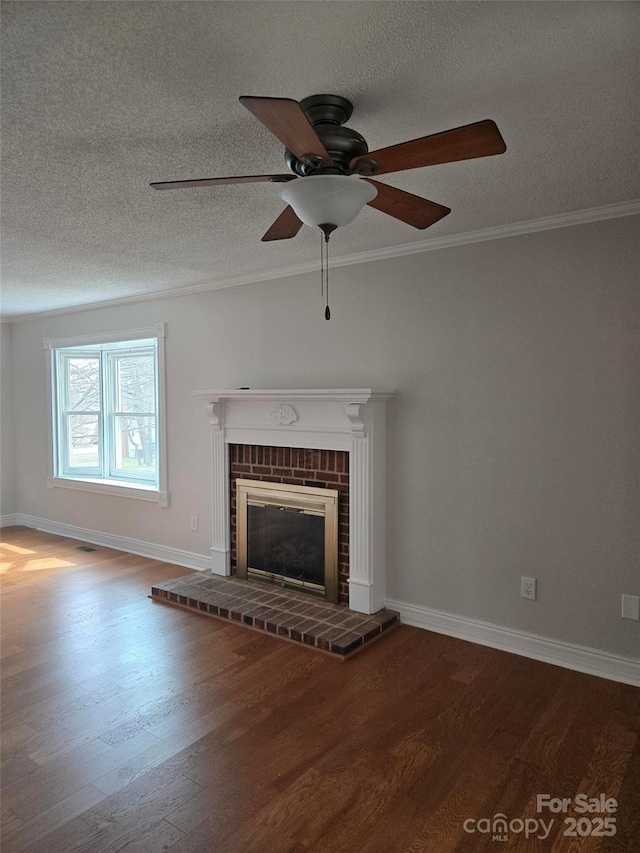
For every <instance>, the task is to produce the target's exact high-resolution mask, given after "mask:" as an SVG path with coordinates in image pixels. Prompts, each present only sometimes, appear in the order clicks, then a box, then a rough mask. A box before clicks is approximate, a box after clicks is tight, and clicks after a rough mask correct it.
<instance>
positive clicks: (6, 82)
mask: <svg viewBox="0 0 640 853" xmlns="http://www.w3.org/2000/svg"><path fill="white" fill-rule="evenodd" d="M2 5H3V33H2V150H3V172H2V187H3V223H4V225H3V227H4V234H3V244H2V273H3V302H2V304H3V313H4V316H5V317H11V316H12V315H25V314H28V313H33V312H41V311H47V310H57V309H63V308H68V307H72V306H82V305H86V304H88V303H94V302H103V301H105V300H117V299H122V298H125V297H134V296H136V295H143V294H146V293H157V292H160V291H166V292H169V291H175V290H176V289H177V288H183V287H190V286H191V287H192V286H194V285H202V286H205V285H208V284H213V283H215V282H223V281H229V280H233V279H237V278H242V277H246V276H251V275H254V274H265V276H266V275H270V274H273V271H274V270H279V269H283V268H289V267H294V266H296V265H300V264H304V263H309V262H315V261H317V260H318V252H319V249H318V237H317V234H316V233H314V232H313V231H312V230H311V229H308V228H306V227H305V228H303V229H302V230H301V232H300V234H299V235H298V237H297V238H295V239H294V240H286V241H280V242H276V243H268V244H265V243H261V242H260V238H261V237H262V235H263V234H264V232H265V231H266V230H267V228H268V227H269V225H270V224H271V223H272V222H273V220H274V219H275V218H276V217H277V216H278V215H279V213H280V211H281V210H282V208H283V206H284V205H283V203H282V202H281V200H280V199H279V197H278V195H277V186H276V185H273V184H268V183H266V184H245V185H241V186H224V187H216V188H212V187H208V188H198V189H189V190H179V191H172V192H162V193H160V192H155V191H154V190H152V189H150V188H149V182H150V181H167V180H179V179H187V178H200V177H213V176H224V175H242V174H259V173H263V172H265V173H267V172H272V171H275V172H281V171H284V170H285V169H284V168H283V167H284V162H283V159H282V156H283V147H282V145H281V143H279V142H278V141H277V140H276V139H275V138H274V137H272V136H271V135H270V134H269V133H268V131H266V130H265V129H264V128H263V127H262V125H260V124H259V123H258V122H257V121H256V120H255V119H254V118H253V117H252V116H251V115H250V114H249V112H247V110H245V109H244V108H243V107H242V106H241V105H240V104H239V102H238V97H239V96H240V95H247V94H249V95H266V96H275V97H290V98H295V99H298V100H299V99H301V98H304V97H306V96H307V95H311V94H316V93H321V92H329V93H336V94H340V95H344V96H346V97H348V98H349V99H351V100H352V101H353V103H354V105H355V109H354V114H353V116H352V118H351V120H350V122H349V125H350V126H351V127H354V128H355V129H357V130H358V131H359V132H360V133H362V134H364V136H365V137H366V139H367V141H368V142H369V146H370V148H371V149H372V150H373V149H375V148H381V147H384V146H387V145H392V144H394V143H397V142H402V141H405V140H408V139H413V138H416V137H419V136H424V135H426V134H430V133H436V132H438V131H442V130H446V129H448V128H451V127H457V126H459V125H463V124H468V123H470V122H474V121H479V120H481V119H485V118H492V119H494V120H495V121H496V122H497V124H498V127H499V128H500V130H501V132H502V135H503V136H504V139H505V141H506V143H507V152H506V154H504V155H502V156H498V157H489V158H485V159H481V160H471V161H467V162H463V163H451V164H447V165H441V166H433V167H431V168H427V169H418V170H413V171H411V172H404V173H398V174H392V175H387V176H385V177H384V180H385V181H386V182H387V183H390V184H393V185H395V186H398V187H400V188H402V189H406V190H410V191H411V192H413V193H417V194H420V195H424V196H426V197H427V198H429V199H432V200H433V201H436V202H439V203H441V204H445V205H447V206H448V207H451V208H452V213H451V214H450V216H448V217H446V218H445V219H444V220H442V221H441V222H439V223H437V224H436V225H434V226H433V227H432V228H431V229H430V230H428V231H416V230H414V229H412V228H410V227H409V226H407V225H404V224H403V223H401V222H398V221H396V220H394V219H391V218H390V217H387V216H385V215H383V214H382V213H380V212H378V211H376V210H372V209H371V208H365V210H364V211H363V212H362V213H361V214H360V216H359V217H358V219H357V220H356V221H355V222H354V223H353V224H352V225H350V226H348V227H347V228H345V229H344V230H342V231H338V232H337V233H336V234H335V235H334V237H333V238H332V254H333V256H334V257H343V258H344V256H348V255H352V254H354V253H360V252H369V251H371V250H377V249H382V248H385V247H399V246H402V245H405V244H410V243H413V242H416V241H418V242H423V241H424V240H425V239H426V238H428V237H429V238H442V237H447V236H449V235H459V234H464V233H467V232H472V231H477V230H478V229H484V228H489V227H498V226H504V225H508V224H509V223H515V222H523V221H529V220H535V219H538V218H540V217H545V216H549V215H554V214H565V213H570V212H572V211H578V210H584V209H588V208H598V207H600V206H604V205H612V204H616V203H620V202H624V201H628V200H630V199H636V198H638V197H640V183H639V175H638V167H637V163H638V151H637V145H636V140H637V128H638V115H637V104H638V94H639V93H638V83H637V80H638V77H637V71H638V68H637V57H636V55H635V46H636V45H637V44H638V42H639V38H638V36H639V35H640V29H639V26H638V14H637V13H638V6H637V4H635V3H627V2H609V0H606V2H588V3H587V2H478V3H474V2H461V3H458V2H435V3H431V2H408V3H404V2H293V3H289V2H86V0H85V2H79V3H76V2H71V3H58V2H42V3H25V2H15V3H12V2H6V3H3V4H2Z"/></svg>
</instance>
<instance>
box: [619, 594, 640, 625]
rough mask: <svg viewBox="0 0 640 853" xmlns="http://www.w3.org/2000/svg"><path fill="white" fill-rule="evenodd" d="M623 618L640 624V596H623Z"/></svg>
mask: <svg viewBox="0 0 640 853" xmlns="http://www.w3.org/2000/svg"><path fill="white" fill-rule="evenodd" d="M622 618H623V619H635V620H636V622H640V595H623V596H622Z"/></svg>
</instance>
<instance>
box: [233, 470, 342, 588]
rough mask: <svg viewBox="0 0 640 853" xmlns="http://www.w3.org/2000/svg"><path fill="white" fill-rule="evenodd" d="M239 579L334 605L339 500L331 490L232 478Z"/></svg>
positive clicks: (336, 578) (336, 574)
mask: <svg viewBox="0 0 640 853" xmlns="http://www.w3.org/2000/svg"><path fill="white" fill-rule="evenodd" d="M236 488H237V493H236V499H237V510H236V511H237V532H238V546H237V566H236V571H237V575H238V577H239V578H244V579H246V578H252V579H254V580H264V581H269V582H271V583H278V584H280V585H282V586H288V587H292V588H295V589H298V590H300V591H304V592H309V593H311V594H313V595H317V596H321V597H322V598H324V599H325V600H327V601H332V602H337V601H338V499H339V493H338V491H337V490H334V489H324V488H317V487H313V486H299V485H291V484H289V483H268V482H261V481H259V480H241V479H238V480H236Z"/></svg>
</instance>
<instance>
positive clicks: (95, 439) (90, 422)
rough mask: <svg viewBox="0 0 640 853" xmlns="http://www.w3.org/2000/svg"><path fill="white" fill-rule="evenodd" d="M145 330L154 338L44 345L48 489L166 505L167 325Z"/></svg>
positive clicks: (130, 335) (126, 337) (127, 335)
mask: <svg viewBox="0 0 640 853" xmlns="http://www.w3.org/2000/svg"><path fill="white" fill-rule="evenodd" d="M143 332H146V333H153V336H151V335H150V336H148V337H146V336H145V337H137V336H135V335H136V333H135V332H128V333H123V334H122V335H121V336H119V339H118V340H110V339H109V340H108V339H101V340H98V339H95V340H94V339H93V338H82V339H75V341H74V340H71V341H45V346H47V348H48V349H49V350H50V353H51V371H52V383H51V389H52V405H51V414H52V418H51V427H52V478H51V480H52V481H53V482H52V483H51V482H50V485H53V486H54V487H55V486H69V487H71V488H90V489H93V490H96V491H108V492H116V493H122V494H128V495H129V497H140V498H143V499H147V500H158V501H159V502H160V503H161V504H162V505H166V489H165V488H164V479H165V470H164V467H165V466H164V452H163V448H164V438H163V433H164V423H163V420H164V419H163V410H164V394H163V387H164V382H163V377H162V375H161V374H162V372H163V368H164V351H163V348H162V344H163V342H164V324H160V325H159V326H158V327H156V328H155V329H153V330H149V329H147V330H137V334H141V333H143ZM159 332H162V334H158V333H159ZM80 341H82V342H80ZM105 487H106V488H105Z"/></svg>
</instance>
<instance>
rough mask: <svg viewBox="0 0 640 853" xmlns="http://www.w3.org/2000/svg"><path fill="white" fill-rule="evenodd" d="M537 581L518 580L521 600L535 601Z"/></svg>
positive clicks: (532, 579)
mask: <svg viewBox="0 0 640 853" xmlns="http://www.w3.org/2000/svg"><path fill="white" fill-rule="evenodd" d="M536 588H537V581H536V579H535V578H525V577H524V575H522V576H521V578H520V595H521V596H522V598H531V599H533V600H534V601H535V598H536Z"/></svg>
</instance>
